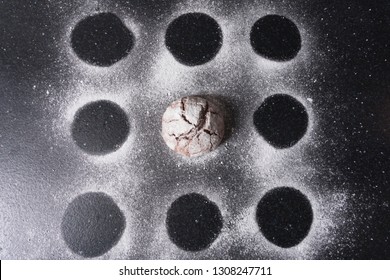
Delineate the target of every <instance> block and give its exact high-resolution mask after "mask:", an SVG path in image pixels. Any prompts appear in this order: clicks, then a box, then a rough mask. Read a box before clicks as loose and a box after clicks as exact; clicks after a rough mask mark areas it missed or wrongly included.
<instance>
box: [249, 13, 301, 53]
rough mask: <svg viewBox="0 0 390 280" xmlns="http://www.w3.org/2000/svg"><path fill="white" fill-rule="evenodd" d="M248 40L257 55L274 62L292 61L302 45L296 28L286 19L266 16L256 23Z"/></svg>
mask: <svg viewBox="0 0 390 280" xmlns="http://www.w3.org/2000/svg"><path fill="white" fill-rule="evenodd" d="M250 39H251V44H252V47H253V49H254V50H255V52H256V53H257V54H258V55H261V56H263V57H265V58H268V59H271V60H276V61H287V60H290V59H293V58H294V57H295V56H296V55H297V54H298V52H299V50H300V49H301V43H302V42H301V35H300V33H299V30H298V27H297V26H296V25H295V24H294V23H293V22H292V21H291V20H289V19H288V18H286V17H284V16H278V15H267V16H265V17H262V18H261V19H259V20H258V21H256V23H255V24H254V25H253V27H252V30H251V33H250Z"/></svg>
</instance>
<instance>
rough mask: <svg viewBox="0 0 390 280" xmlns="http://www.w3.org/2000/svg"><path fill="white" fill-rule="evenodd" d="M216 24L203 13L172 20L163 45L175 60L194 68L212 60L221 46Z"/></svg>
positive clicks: (220, 34)
mask: <svg viewBox="0 0 390 280" xmlns="http://www.w3.org/2000/svg"><path fill="white" fill-rule="evenodd" d="M222 37H223V36H222V30H221V28H220V26H219V25H218V23H217V22H216V21H215V20H214V19H213V18H212V17H210V16H209V15H206V14H203V13H188V14H184V15H181V16H179V17H178V18H176V19H175V20H173V21H172V22H171V23H170V24H169V26H168V29H167V31H166V34H165V45H166V46H167V48H168V50H169V51H170V52H171V53H172V55H173V56H174V57H175V59H176V60H178V61H179V62H180V63H182V64H184V65H187V66H196V65H200V64H204V63H206V62H209V61H210V60H212V59H213V58H214V57H215V56H216V55H217V53H218V51H219V50H220V48H221V46H222Z"/></svg>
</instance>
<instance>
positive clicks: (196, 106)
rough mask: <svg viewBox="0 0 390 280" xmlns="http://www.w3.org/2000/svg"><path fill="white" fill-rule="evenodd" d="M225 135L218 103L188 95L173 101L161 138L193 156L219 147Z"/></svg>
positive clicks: (168, 109)
mask: <svg viewBox="0 0 390 280" xmlns="http://www.w3.org/2000/svg"><path fill="white" fill-rule="evenodd" d="M224 132H225V124H224V118H223V112H222V110H221V109H220V108H219V106H217V105H216V104H214V103H212V102H211V101H209V100H207V99H205V98H203V97H199V96H188V97H183V98H181V99H179V100H176V101H174V102H173V103H172V104H171V105H170V106H169V107H168V108H167V109H166V111H165V113H164V115H163V117H162V133H161V134H162V137H163V139H164V141H165V143H166V144H167V145H168V147H169V148H171V149H172V150H174V151H175V152H177V153H179V154H181V155H184V156H187V157H194V156H200V155H203V154H206V153H208V152H210V151H212V150H214V149H216V148H217V147H218V145H219V144H220V143H221V141H222V139H223V136H224Z"/></svg>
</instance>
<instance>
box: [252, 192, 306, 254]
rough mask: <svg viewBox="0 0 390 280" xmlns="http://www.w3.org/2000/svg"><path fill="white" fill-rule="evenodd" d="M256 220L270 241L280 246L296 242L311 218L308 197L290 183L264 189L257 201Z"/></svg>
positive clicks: (303, 236) (302, 235)
mask: <svg viewBox="0 0 390 280" xmlns="http://www.w3.org/2000/svg"><path fill="white" fill-rule="evenodd" d="M256 220H257V223H258V225H259V227H260V230H261V232H262V233H263V235H264V236H265V238H267V239H268V240H269V241H270V242H272V243H274V244H275V245H277V246H279V247H283V248H289V247H293V246H295V245H298V244H299V243H300V242H301V241H302V240H303V239H304V238H305V237H306V236H307V234H308V233H309V231H310V227H311V224H312V222H313V210H312V208H311V204H310V201H309V200H308V198H307V197H306V196H305V195H304V194H302V193H301V192H300V191H298V190H296V189H294V188H290V187H280V188H275V189H273V190H271V191H269V192H267V193H266V194H265V195H264V197H263V198H262V199H261V200H260V202H259V204H258V205H257V211H256Z"/></svg>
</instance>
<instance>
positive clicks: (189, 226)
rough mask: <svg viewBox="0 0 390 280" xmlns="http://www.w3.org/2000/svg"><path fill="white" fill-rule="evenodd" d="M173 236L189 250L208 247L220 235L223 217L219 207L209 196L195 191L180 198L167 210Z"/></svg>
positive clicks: (169, 226) (178, 244) (167, 223)
mask: <svg viewBox="0 0 390 280" xmlns="http://www.w3.org/2000/svg"><path fill="white" fill-rule="evenodd" d="M166 226H167V230H168V234H169V238H170V239H171V240H172V242H173V243H175V244H176V245H177V246H178V247H180V248H182V249H183V250H187V251H199V250H204V249H206V248H208V247H209V246H210V245H211V244H212V243H213V242H214V240H215V239H216V238H217V237H218V235H219V234H220V232H221V229H222V226H223V219H222V216H221V212H220V210H219V209H218V206H217V205H216V204H215V203H214V202H212V201H210V200H209V199H208V198H207V197H205V196H203V195H200V194H197V193H191V194H186V195H183V196H181V197H179V198H178V199H176V200H175V201H174V202H173V203H172V205H171V207H170V208H169V210H168V212H167V220H166Z"/></svg>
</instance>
